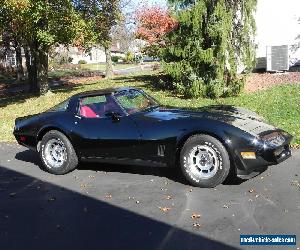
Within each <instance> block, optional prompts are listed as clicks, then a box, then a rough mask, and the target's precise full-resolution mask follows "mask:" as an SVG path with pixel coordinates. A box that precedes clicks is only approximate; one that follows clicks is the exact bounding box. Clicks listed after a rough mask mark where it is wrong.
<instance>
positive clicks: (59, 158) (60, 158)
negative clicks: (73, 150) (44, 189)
mask: <svg viewBox="0 0 300 250" xmlns="http://www.w3.org/2000/svg"><path fill="white" fill-rule="evenodd" d="M44 154H45V160H46V161H47V165H48V166H49V167H50V168H59V167H61V166H62V165H63V164H64V162H65V161H66V159H67V149H66V146H65V144H64V143H63V142H62V141H61V140H59V139H51V140H49V141H48V142H47V143H46V146H45V151H44Z"/></svg>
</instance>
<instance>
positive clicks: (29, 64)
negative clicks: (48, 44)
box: [24, 47, 39, 93]
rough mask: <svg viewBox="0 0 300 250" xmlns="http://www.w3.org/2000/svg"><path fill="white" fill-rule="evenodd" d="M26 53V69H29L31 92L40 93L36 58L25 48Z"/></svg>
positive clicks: (28, 78)
mask: <svg viewBox="0 0 300 250" xmlns="http://www.w3.org/2000/svg"><path fill="white" fill-rule="evenodd" d="M24 51H25V59H26V68H27V76H28V77H27V80H28V84H29V86H30V88H29V91H30V92H32V93H38V92H39V88H38V84H37V78H36V75H37V72H36V64H35V57H34V56H33V55H32V52H31V51H30V49H29V47H25V48H24Z"/></svg>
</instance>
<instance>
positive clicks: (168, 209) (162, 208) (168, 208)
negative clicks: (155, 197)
mask: <svg viewBox="0 0 300 250" xmlns="http://www.w3.org/2000/svg"><path fill="white" fill-rule="evenodd" d="M158 208H159V209H160V211H162V212H164V213H166V212H169V211H170V210H171V208H170V207H158Z"/></svg>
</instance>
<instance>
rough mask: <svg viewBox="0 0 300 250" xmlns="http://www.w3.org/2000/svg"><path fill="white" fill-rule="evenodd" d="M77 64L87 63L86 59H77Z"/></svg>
mask: <svg viewBox="0 0 300 250" xmlns="http://www.w3.org/2000/svg"><path fill="white" fill-rule="evenodd" d="M78 64H87V62H86V60H79V61H78Z"/></svg>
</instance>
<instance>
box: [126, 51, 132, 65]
mask: <svg viewBox="0 0 300 250" xmlns="http://www.w3.org/2000/svg"><path fill="white" fill-rule="evenodd" d="M124 61H125V62H127V63H132V62H134V54H133V53H131V52H127V53H126V55H125V58H124Z"/></svg>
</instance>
